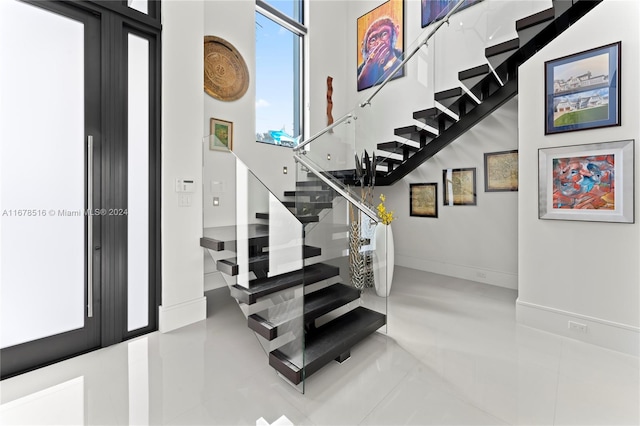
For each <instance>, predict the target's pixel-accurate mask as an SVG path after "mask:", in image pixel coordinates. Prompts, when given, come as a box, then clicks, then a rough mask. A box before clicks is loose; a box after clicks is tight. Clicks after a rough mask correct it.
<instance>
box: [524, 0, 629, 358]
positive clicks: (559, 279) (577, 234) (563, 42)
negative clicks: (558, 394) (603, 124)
mask: <svg viewBox="0 0 640 426" xmlns="http://www.w3.org/2000/svg"><path fill="white" fill-rule="evenodd" d="M639 15H640V3H638V2H636V1H613V0H607V1H605V2H603V3H601V4H600V5H598V6H596V7H595V9H593V10H592V11H591V12H589V14H587V15H586V16H585V17H583V18H582V19H581V20H580V21H578V22H577V23H576V24H574V25H573V26H572V27H571V28H569V30H567V31H566V32H565V33H564V34H563V35H562V36H561V37H560V38H558V39H556V40H555V41H553V42H552V43H551V44H549V45H548V46H546V47H545V48H543V49H542V50H541V51H540V52H538V53H537V54H536V56H534V57H533V58H532V59H530V60H529V61H527V63H526V64H524V65H523V66H522V67H520V86H519V97H520V113H519V122H518V124H519V138H520V201H519V205H518V208H519V228H518V233H519V243H518V250H519V252H520V257H519V262H518V263H519V264H518V268H519V271H520V279H519V297H518V302H517V313H518V320H519V321H520V322H522V323H524V324H528V325H532V326H534V327H539V328H542V329H545V330H548V331H551V332H553V333H557V334H562V335H567V336H570V337H573V338H576V339H581V340H585V341H588V342H592V343H595V344H599V345H603V346H606V347H609V348H612V349H616V350H621V351H626V352H629V353H633V354H636V355H637V354H638V350H639V347H640V346H639V339H638V336H639V328H638V326H639V325H640V319H639V318H640V307H639V304H640V285H639V282H640V273H639V271H638V263H639V262H638V259H640V225H639V224H638V201H637V200H638V197H637V192H638V188H639V187H640V174H638V173H637V172H636V174H635V182H634V184H635V191H634V192H635V194H636V197H635V215H636V223H635V224H620V223H603V222H577V221H561V220H539V219H538V181H537V179H538V149H539V148H549V147H557V146H568V145H576V144H588V143H597V142H606V141H616V140H624V139H635V144H636V147H635V164H636V167H637V164H639V163H638V160H639V155H640V149H638V146H637V143H638V112H639V111H638V106H637V99H638V95H640V84H639V82H638V66H639V51H640V50H639V49H640V45H639V40H640V34H639V31H638V17H639ZM594 28H606V29H607V30H606V31H594V30H593V29H594ZM617 41H622V54H621V59H622V69H621V77H622V82H621V87H622V93H621V101H622V106H621V122H622V125H621V126H619V127H609V128H603V129H591V130H583V131H577V132H568V133H562V134H554V135H549V136H545V135H544V98H543V96H542V95H541V93H542V91H543V88H544V62H545V61H548V60H552V59H556V58H559V57H563V56H566V55H569V54H573V53H578V52H581V51H584V50H587V49H591V48H595V47H599V46H603V45H606V44H609V43H614V42H617ZM570 320H571V321H575V322H578V323H581V324H585V325H587V326H588V328H587V332H586V333H585V334H582V333H577V332H575V331H573V330H569V329H568V321H570Z"/></svg>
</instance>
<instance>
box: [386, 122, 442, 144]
mask: <svg viewBox="0 0 640 426" xmlns="http://www.w3.org/2000/svg"><path fill="white" fill-rule="evenodd" d="M393 134H394V135H396V136H400V137H403V138H407V139H409V140H412V141H414V142H420V143H421V144H424V143H426V142H427V140H431V139H433V138H435V137H437V136H438V135H435V134H433V133H431V132H430V131H428V130H425V129H423V128H422V127H418V126H416V125H411V126H405V127H398V128H396V129H394V130H393Z"/></svg>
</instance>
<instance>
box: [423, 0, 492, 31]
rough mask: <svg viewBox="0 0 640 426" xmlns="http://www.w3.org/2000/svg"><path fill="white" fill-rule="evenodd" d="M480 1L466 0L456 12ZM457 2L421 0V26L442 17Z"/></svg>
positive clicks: (455, 0) (451, 0) (453, 0)
mask: <svg viewBox="0 0 640 426" xmlns="http://www.w3.org/2000/svg"><path fill="white" fill-rule="evenodd" d="M481 1H482V0H466V1H465V2H464V3H463V4H462V6H460V7H459V8H458V10H456V12H459V11H461V10H462V9H464V8H467V7H469V6H471V5H473V4H475V3H478V2H481ZM457 2H458V0H421V3H422V4H421V9H420V10H421V15H422V28H424V27H426V26H427V25H429V24H430V23H432V22H436V21H439V20H440V19H442V18H444V17H445V16H446V15H447V13H449V11H450V10H451V8H452V7H453V6H454V5H455V4H456V3H457Z"/></svg>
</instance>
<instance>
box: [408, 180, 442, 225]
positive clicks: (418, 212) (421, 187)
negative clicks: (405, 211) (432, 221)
mask: <svg viewBox="0 0 640 426" xmlns="http://www.w3.org/2000/svg"><path fill="white" fill-rule="evenodd" d="M409 200H410V206H409V215H410V216H421V217H438V184H437V183H436V182H432V183H412V184H410V185H409Z"/></svg>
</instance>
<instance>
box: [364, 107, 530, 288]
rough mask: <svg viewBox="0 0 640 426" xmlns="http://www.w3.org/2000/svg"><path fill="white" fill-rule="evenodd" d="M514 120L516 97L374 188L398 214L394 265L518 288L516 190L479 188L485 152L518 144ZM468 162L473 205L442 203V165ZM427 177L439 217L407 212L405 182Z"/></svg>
mask: <svg viewBox="0 0 640 426" xmlns="http://www.w3.org/2000/svg"><path fill="white" fill-rule="evenodd" d="M517 124H518V100H517V97H516V98H515V99H513V100H511V101H509V102H507V103H506V104H505V105H503V106H502V107H501V108H499V109H498V110H496V111H495V112H494V113H493V114H492V115H491V116H489V117H487V118H485V119H484V120H483V121H481V122H480V123H479V124H477V125H476V126H475V127H473V128H472V129H471V130H470V131H468V132H466V133H465V134H463V135H462V136H461V137H460V138H458V139H457V140H456V141H454V142H453V143H452V144H451V145H449V146H448V147H446V148H445V149H443V150H442V151H440V152H439V153H438V154H436V155H435V156H434V157H433V158H431V159H429V160H428V161H427V162H425V163H424V164H423V165H422V166H420V167H419V168H418V169H416V170H415V171H414V172H412V173H410V174H409V175H407V176H406V177H405V178H404V179H402V180H401V181H399V182H397V183H396V184H394V185H393V186H391V187H387V188H384V187H380V188H378V189H377V191H376V192H377V193H380V192H382V193H383V194H385V196H386V202H385V205H386V207H387V209H388V210H393V211H395V213H396V215H397V219H396V220H395V221H394V222H393V224H392V226H393V234H394V242H395V249H396V264H397V265H400V266H406V267H410V268H414V269H419V270H423V271H430V272H435V273H438V274H444V275H449V276H454V277H459V278H464V279H469V280H473V281H479V282H485V283H488V284H493V285H497V286H501V287H506V288H512V289H517V281H518V250H517V247H518V234H517V231H518V217H517V210H518V195H519V194H518V192H485V191H484V153H487V152H498V151H508V150H512V149H518V128H517ZM467 167H475V168H476V194H477V205H475V206H443V205H442V204H443V192H442V190H443V186H442V185H443V184H442V171H443V169H448V168H467ZM428 182H436V183H437V184H438V217H437V218H425V217H416V216H410V215H409V213H410V212H409V199H410V198H409V188H410V184H412V183H428ZM520 196H521V194H520ZM376 200H377V199H376Z"/></svg>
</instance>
